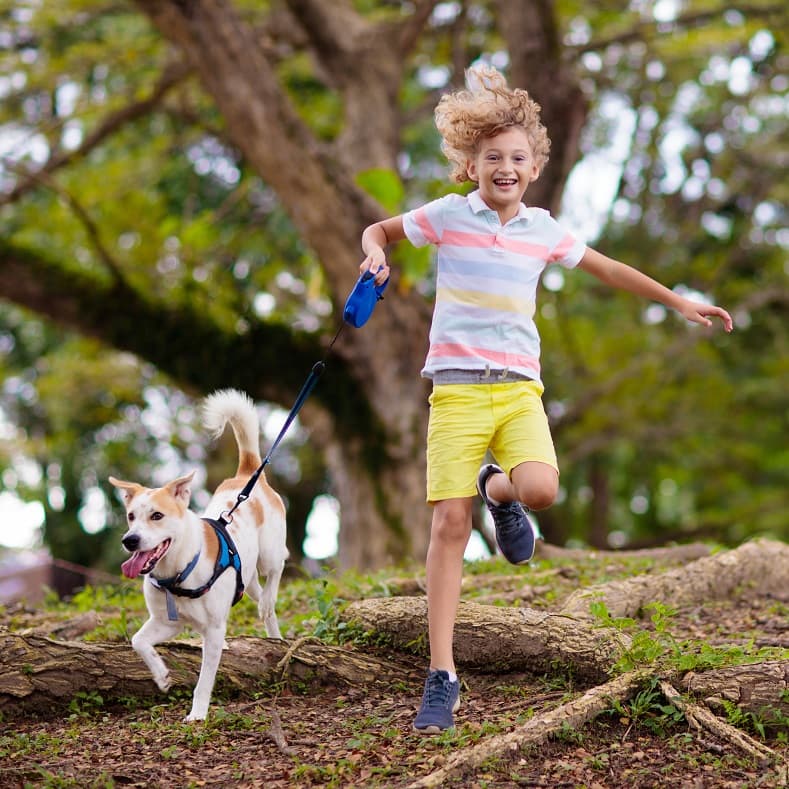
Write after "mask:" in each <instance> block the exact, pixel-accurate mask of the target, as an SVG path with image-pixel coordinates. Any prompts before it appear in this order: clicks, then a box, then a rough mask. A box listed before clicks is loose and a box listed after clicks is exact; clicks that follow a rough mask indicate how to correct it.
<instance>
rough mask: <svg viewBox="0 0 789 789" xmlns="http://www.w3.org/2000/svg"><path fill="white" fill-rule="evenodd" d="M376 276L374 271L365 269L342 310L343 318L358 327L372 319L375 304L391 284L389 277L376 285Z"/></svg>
mask: <svg viewBox="0 0 789 789" xmlns="http://www.w3.org/2000/svg"><path fill="white" fill-rule="evenodd" d="M374 277H375V275H374V274H373V272H372V271H365V272H364V274H362V275H361V277H359V279H358V280H356V284H355V285H354V286H353V290H352V291H351V294H350V296H348V300H347V301H346V302H345V309H344V310H343V311H342V319H343V320H344V321H345V322H346V323H347V324H349V325H350V326H354V327H355V328H357V329H360V328H361V327H362V326H364V324H365V323H367V321H368V320H370V316H371V315H372V314H373V310H374V309H375V305H376V304H377V303H378V302H379V301H381V299H382V298H383V297H384V291H385V290H386V286H387V285H388V284H389V279H388V278H387V280H386V282H384V283H383V285H376V284H375V279H374Z"/></svg>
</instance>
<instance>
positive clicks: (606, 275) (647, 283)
mask: <svg viewBox="0 0 789 789" xmlns="http://www.w3.org/2000/svg"><path fill="white" fill-rule="evenodd" d="M578 268H580V269H583V270H584V271H587V272H589V273H590V274H591V275H592V276H594V277H597V279H599V280H600V281H601V282H604V283H605V284H606V285H610V286H611V287H612V288H619V289H620V290H628V291H630V292H631V293H635V294H636V295H638V296H643V297H644V298H645V299H650V300H651V301H659V302H660V303H661V304H665V305H666V307H670V308H671V309H673V310H676V311H677V312H678V313H679V314H680V315H682V316H683V317H684V318H686V319H687V320H689V321H693V322H694V323H701V324H702V325H703V326H712V321H711V320H709V317H708V316H713V317H716V318H720V319H721V321H722V322H723V328H724V329H725V330H726V331H727V332H730V331H731V330H732V328H733V324H732V319H731V315H729V313H728V312H726V310H724V309H723V307H716V306H715V305H714V304H704V303H702V302H699V301H691V300H690V299H686V298H684V297H683V296H680V295H679V294H678V293H674V291H673V290H669V289H668V288H666V287H664V286H663V285H661V284H660V283H659V282H657V281H656V280H654V279H652V277H648V276H647V275H646V274H642V273H641V272H640V271H638V270H637V269H634V268H633V267H632V266H628V265H627V264H625V263H620V262H619V261H618V260H614V259H613V258H609V257H607V256H606V255H603V254H602V253H600V252H598V251H597V250H594V249H592V248H591V247H587V248H586V252H585V253H584V256H583V258H581V262H580V263H579V264H578Z"/></svg>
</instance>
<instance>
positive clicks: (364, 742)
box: [0, 598, 789, 789]
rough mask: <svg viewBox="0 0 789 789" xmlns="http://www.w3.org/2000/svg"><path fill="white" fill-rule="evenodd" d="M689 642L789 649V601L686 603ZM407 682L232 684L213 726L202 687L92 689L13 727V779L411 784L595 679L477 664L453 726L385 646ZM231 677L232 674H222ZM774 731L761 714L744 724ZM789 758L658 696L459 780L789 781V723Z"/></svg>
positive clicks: (2, 760)
mask: <svg viewBox="0 0 789 789" xmlns="http://www.w3.org/2000/svg"><path fill="white" fill-rule="evenodd" d="M674 630H675V634H676V635H677V636H679V637H683V636H686V637H692V638H699V637H703V638H705V639H706V641H707V642H708V643H709V644H712V645H715V644H724V643H725V644H738V643H739V644H743V645H744V644H746V643H748V642H751V641H753V642H756V643H758V642H761V644H763V645H764V644H766V645H773V646H781V647H786V646H787V645H789V621H788V619H787V616H786V606H785V605H784V603H783V602H778V603H777V602H776V600H775V599H772V598H758V599H751V600H747V601H746V600H740V601H737V602H726V603H716V604H714V605H713V604H707V605H705V606H701V607H694V608H691V609H687V610H684V611H680V612H678V614H677V616H676V619H675V621H674ZM387 656H388V657H394V658H395V659H397V660H399V661H400V662H401V663H402V665H403V666H404V677H407V681H404V682H403V683H402V684H398V686H397V687H386V688H384V689H376V690H361V689H357V688H333V687H317V688H314V687H313V688H306V687H287V688H280V689H278V690H277V691H276V692H272V691H271V690H268V691H263V692H262V693H261V694H260V696H259V698H253V697H250V696H247V697H245V698H240V697H235V698H231V697H227V696H223V695H222V694H221V690H220V693H219V694H218V695H219V698H217V699H215V702H214V704H213V705H212V711H211V715H210V717H209V720H208V721H207V722H206V723H203V724H197V725H195V724H183V723H182V722H181V720H182V718H183V716H184V715H185V714H186V712H187V711H188V709H189V695H188V694H186V693H184V692H179V693H174V694H172V693H171V694H170V695H169V696H164V697H162V698H160V699H156V700H153V701H149V702H140V701H139V700H137V699H129V700H126V701H125V702H124V703H118V702H115V703H112V704H109V703H105V702H104V700H102V699H101V698H99V697H98V696H95V695H92V694H84V696H83V697H82V698H80V699H78V700H75V701H74V702H73V703H72V705H71V708H70V709H69V711H67V712H65V713H62V712H61V713H58V714H53V715H52V716H49V717H43V718H42V717H39V718H37V719H30V718H21V719H14V720H6V721H4V722H3V723H0V787H2V789H8V788H10V787H72V786H73V787H119V786H129V787H172V788H173V789H176V788H178V787H202V786H206V787H220V786H221V787H266V789H284V788H285V787H316V786H325V787H391V788H392V789H399V788H400V787H406V786H408V785H409V784H410V783H411V782H412V781H414V780H416V779H417V778H418V777H420V776H423V775H426V774H428V773H429V772H431V771H432V770H435V769H437V768H439V767H440V766H442V765H443V764H445V762H446V760H447V758H448V757H449V756H450V755H451V754H452V753H453V752H454V751H456V749H458V748H462V747H464V746H467V745H470V744H473V743H475V742H477V741H479V740H480V739H481V738H484V737H487V736H491V735H493V734H496V733H501V732H504V731H509V730H511V729H513V728H514V727H515V726H516V725H517V724H518V723H522V722H524V721H525V720H527V719H528V718H530V717H531V716H532V715H536V714H539V713H540V712H542V711H545V710H547V709H550V708H551V707H554V706H556V705H558V704H561V703H563V702H564V701H567V700H568V698H571V697H572V695H573V693H575V692H577V691H580V690H583V688H573V687H572V686H571V685H568V683H567V681H566V680H565V681H563V682H560V681H557V680H556V679H549V678H545V677H542V678H540V677H535V676H532V675H529V674H500V675H495V674H479V673H469V672H465V673H464V674H463V675H462V680H463V683H464V686H463V691H462V701H463V704H462V707H461V710H460V712H459V713H458V715H457V718H456V720H457V727H456V729H455V731H454V732H451V733H445V734H443V735H440V736H434V737H424V736H419V735H417V734H415V733H413V731H412V730H411V722H412V720H413V716H414V714H415V711H416V706H417V704H418V701H419V697H420V695H421V684H422V681H423V674H422V671H423V667H422V665H421V660H419V659H416V658H412V657H407V656H404V655H394V656H392V655H387ZM220 676H221V668H220ZM740 723H741V725H742V728H744V729H745V730H748V731H749V732H750V733H751V734H752V735H753V736H755V737H757V738H760V739H761V733H760V732H759V722H758V721H755V722H753V721H752V722H751V725H750V726H749V724H748V722H747V721H746V722H744V723H743V722H740ZM765 736H766V739H765V740H764V741H765V742H766V743H767V744H768V745H769V746H770V747H771V748H773V750H774V751H775V752H776V753H777V754H778V755H779V759H778V761H777V762H776V763H773V764H758V763H756V762H755V761H754V760H753V759H751V758H750V757H748V756H746V755H745V754H744V753H742V752H739V751H737V750H736V749H735V748H734V747H733V746H731V745H729V744H727V743H723V742H720V741H719V740H717V739H716V738H715V737H714V736H713V735H710V734H709V733H708V732H698V731H695V730H693V729H691V728H689V726H688V724H687V723H686V722H685V720H684V719H683V718H682V716H681V715H679V714H678V713H677V712H676V710H674V709H673V708H672V707H671V706H670V705H668V704H667V703H666V701H665V699H663V698H662V697H660V696H659V694H657V693H655V694H654V695H650V693H649V692H647V693H646V694H644V695H642V697H640V699H639V703H638V704H636V703H633V704H630V705H627V706H625V707H620V708H619V709H613V708H612V710H611V711H610V713H609V714H606V715H603V716H601V717H599V718H597V720H595V721H594V722H592V723H590V724H588V725H587V726H586V727H584V728H583V729H581V730H578V731H576V730H571V729H568V730H567V731H565V732H563V733H562V736H561V737H559V738H556V739H553V740H551V741H549V742H547V743H545V744H543V745H540V746H539V747H537V748H530V749H528V750H526V751H520V752H517V753H516V754H515V755H514V756H512V758H508V759H503V760H495V761H493V762H491V763H489V764H486V765H485V766H484V768H483V769H481V770H479V771H477V772H476V773H474V774H473V775H466V776H463V777H460V778H458V779H457V780H456V781H453V782H452V784H451V785H453V786H462V787H480V788H482V787H502V788H503V787H524V786H527V787H544V788H545V789H549V788H550V789H555V788H556V787H579V788H588V789H600V788H601V787H606V788H609V787H610V788H611V789H619V788H620V787H621V788H622V789H624V787H628V788H630V787H638V788H643V789H646V788H647V787H650V788H651V787H657V786H662V785H664V784H666V783H668V782H670V783H671V784H672V786H673V787H675V789H707V788H708V787H709V788H712V787H715V788H716V789H717V788H718V787H723V788H726V787H731V788H732V789H733V788H734V787H738V789H739V788H742V787H754V789H755V788H756V787H764V788H770V789H771V788H772V787H782V786H786V785H787V781H786V775H787V772H786V770H787V761H788V760H789V743H788V741H789V730H787V729H786V728H783V729H780V728H779V729H777V730H776V729H773V730H768V731H766V732H765Z"/></svg>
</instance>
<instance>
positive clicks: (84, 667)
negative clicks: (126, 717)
mask: <svg viewBox="0 0 789 789" xmlns="http://www.w3.org/2000/svg"><path fill="white" fill-rule="evenodd" d="M157 649H158V650H159V652H160V653H161V655H162V657H163V659H164V661H165V662H166V663H167V665H168V667H169V669H170V674H171V677H172V680H173V688H186V689H188V690H190V691H191V689H192V688H193V687H194V685H195V682H196V681H197V676H198V674H199V671H200V661H201V654H202V653H201V648H200V646H199V644H188V643H182V642H169V643H166V644H162V645H160V646H159V647H157ZM285 676H288V677H293V678H295V679H299V680H302V681H317V682H322V683H327V684H338V685H371V684H374V683H377V682H393V681H396V680H403V679H404V678H406V677H407V676H408V669H407V668H404V667H403V666H401V665H398V664H397V663H395V662H393V661H387V660H383V659H381V658H378V657H375V656H374V655H370V654H362V653H359V652H353V651H351V650H347V649H343V648H341V647H335V646H329V645H326V644H323V643H321V642H319V641H316V640H310V641H303V642H301V643H298V644H296V645H293V646H292V645H291V644H289V643H288V642H287V641H280V640H277V639H270V638H233V639H229V640H228V648H227V649H226V650H225V651H224V653H223V654H222V662H221V663H220V666H219V673H218V674H217V691H218V692H219V691H221V690H222V689H225V690H237V691H238V690H241V691H244V690H247V691H249V690H251V689H259V687H260V685H261V683H266V682H279V681H280V680H281V679H283V677H285ZM89 692H96V693H99V694H100V695H102V696H103V697H105V698H106V699H118V698H122V697H125V696H134V697H140V698H146V697H156V696H161V695H162V694H161V691H160V690H159V689H158V688H157V687H156V685H155V684H154V682H153V680H152V679H151V675H150V672H149V671H148V668H147V667H146V665H145V664H144V663H143V662H142V660H141V659H140V658H139V657H138V656H137V654H136V653H135V652H134V651H133V650H132V648H131V646H129V645H128V644H97V643H84V642H79V641H55V640H53V639H50V638H45V637H43V636H37V635H32V634H31V635H25V634H19V633H11V632H8V631H0V713H2V714H3V716H10V715H14V714H17V713H19V712H23V711H34V712H38V713H44V714H51V713H52V712H60V711H61V710H62V709H63V708H64V707H66V706H68V703H69V702H70V701H71V700H72V699H73V698H75V697H76V696H77V695H78V694H80V693H89Z"/></svg>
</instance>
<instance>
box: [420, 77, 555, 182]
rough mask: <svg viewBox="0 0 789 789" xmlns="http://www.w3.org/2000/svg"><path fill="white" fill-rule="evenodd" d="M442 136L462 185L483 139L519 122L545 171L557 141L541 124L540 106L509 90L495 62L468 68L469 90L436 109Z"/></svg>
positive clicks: (446, 98) (453, 172)
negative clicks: (551, 148) (489, 64)
mask: <svg viewBox="0 0 789 789" xmlns="http://www.w3.org/2000/svg"><path fill="white" fill-rule="evenodd" d="M435 119H436V128H437V129H438V131H439V134H441V138H442V141H441V150H442V151H443V152H444V154H445V155H446V157H447V159H449V162H450V165H451V171H450V174H449V175H450V178H451V179H452V180H454V181H456V182H457V183H463V182H464V181H468V180H470V179H469V177H468V172H467V168H468V162H469V159H472V158H473V157H474V154H475V153H476V152H477V146H478V144H479V141H480V140H481V139H484V138H486V137H492V136H494V135H496V134H498V133H499V132H502V131H504V130H505V129H509V128H512V127H513V126H518V127H520V128H522V129H523V130H524V131H525V132H526V134H527V135H528V137H529V143H530V145H531V148H532V154H533V156H534V161H535V163H536V164H537V167H538V168H539V170H540V172H542V169H543V167H545V165H546V163H547V162H548V152H549V150H550V147H551V141H550V140H549V139H548V132H547V131H546V129H545V127H544V126H543V125H542V123H540V105H539V104H537V102H536V101H534V100H533V99H531V98H529V94H528V93H527V92H526V91H525V90H521V89H520V88H514V89H513V88H509V87H508V86H507V80H506V79H505V78H504V76H503V75H502V74H501V73H500V72H499V71H498V70H497V69H495V68H493V66H475V67H473V68H470V69H467V70H466V90H459V91H456V92H455V93H446V94H444V95H443V96H442V97H441V100H440V101H439V102H438V106H437V107H436V111H435Z"/></svg>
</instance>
